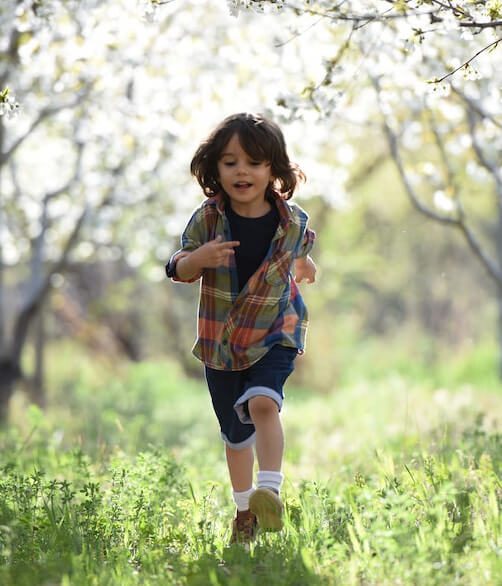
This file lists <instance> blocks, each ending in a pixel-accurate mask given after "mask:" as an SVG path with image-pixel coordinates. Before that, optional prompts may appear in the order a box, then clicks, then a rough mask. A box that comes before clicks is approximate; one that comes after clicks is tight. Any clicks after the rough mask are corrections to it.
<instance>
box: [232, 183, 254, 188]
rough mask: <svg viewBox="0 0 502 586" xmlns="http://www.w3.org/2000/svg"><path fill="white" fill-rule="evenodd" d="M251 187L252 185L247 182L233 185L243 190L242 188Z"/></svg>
mask: <svg viewBox="0 0 502 586" xmlns="http://www.w3.org/2000/svg"><path fill="white" fill-rule="evenodd" d="M251 185H253V184H252V183H248V182H247V181H238V182H237V183H234V187H237V188H240V189H242V188H244V187H251Z"/></svg>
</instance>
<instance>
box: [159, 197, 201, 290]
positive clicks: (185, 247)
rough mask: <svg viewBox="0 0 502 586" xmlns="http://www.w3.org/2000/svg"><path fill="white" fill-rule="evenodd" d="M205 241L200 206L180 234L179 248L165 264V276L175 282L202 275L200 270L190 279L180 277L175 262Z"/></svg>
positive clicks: (192, 280)
mask: <svg viewBox="0 0 502 586" xmlns="http://www.w3.org/2000/svg"><path fill="white" fill-rule="evenodd" d="M205 242H207V228H206V223H205V222H204V215H203V214H202V213H201V208H198V209H197V210H195V212H194V213H193V214H192V217H191V218H190V220H189V221H188V224H187V225H186V227H185V229H184V231H183V234H182V235H181V248H180V249H179V250H177V251H176V252H175V253H174V254H173V255H172V256H171V258H170V259H169V262H168V263H167V265H166V273H167V276H168V277H169V278H170V279H171V280H172V281H176V282H181V283H193V282H195V281H198V280H199V279H200V277H201V276H202V271H200V273H198V274H197V275H194V276H193V277H192V278H190V279H180V278H179V277H178V276H177V274H176V263H177V262H178V261H179V260H180V259H182V258H183V257H185V256H188V255H189V254H190V253H191V252H193V251H194V250H196V249H197V248H199V246H202V245H203V244H204V243H205Z"/></svg>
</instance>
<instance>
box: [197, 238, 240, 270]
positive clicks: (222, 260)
mask: <svg viewBox="0 0 502 586" xmlns="http://www.w3.org/2000/svg"><path fill="white" fill-rule="evenodd" d="M239 244H240V242H239V241H238V240H230V241H229V242H224V241H223V238H222V237H221V236H220V235H218V236H216V238H215V239H214V240H210V241H209V242H206V243H205V244H203V245H202V246H199V248H197V249H196V250H194V251H193V252H192V254H191V258H192V261H193V262H195V263H197V265H198V266H199V267H200V268H201V269H215V268H216V267H221V266H228V260H229V258H230V257H231V256H232V255H234V254H235V251H234V248H235V247H236V246H239Z"/></svg>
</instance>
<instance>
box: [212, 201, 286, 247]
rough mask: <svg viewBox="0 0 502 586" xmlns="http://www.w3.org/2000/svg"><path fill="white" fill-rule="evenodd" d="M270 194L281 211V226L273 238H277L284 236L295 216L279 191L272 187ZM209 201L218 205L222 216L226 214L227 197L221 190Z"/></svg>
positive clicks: (217, 207)
mask: <svg viewBox="0 0 502 586" xmlns="http://www.w3.org/2000/svg"><path fill="white" fill-rule="evenodd" d="M269 195H270V197H271V199H272V201H273V202H274V203H275V205H276V206H277V210H278V212H279V226H278V228H277V232H276V234H275V236H274V238H273V240H275V239H276V238H280V237H281V236H284V234H285V233H286V230H287V229H288V226H289V224H290V222H294V221H295V218H294V216H293V213H292V212H291V208H290V207H289V206H288V204H287V203H286V200H285V199H284V198H283V197H281V195H280V194H279V193H278V192H277V191H275V190H274V189H271V190H270V191H269ZM209 201H210V202H211V204H212V205H214V206H216V209H217V210H218V212H219V214H220V215H221V216H224V215H225V203H226V198H225V196H224V195H223V193H222V192H221V191H220V193H217V194H216V195H215V196H213V197H211V198H210V200H209Z"/></svg>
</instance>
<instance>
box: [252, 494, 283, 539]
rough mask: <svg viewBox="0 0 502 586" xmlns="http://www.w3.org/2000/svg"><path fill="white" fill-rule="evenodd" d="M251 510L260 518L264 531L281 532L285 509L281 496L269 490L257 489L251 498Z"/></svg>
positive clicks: (259, 522) (260, 525) (261, 527)
mask: <svg viewBox="0 0 502 586" xmlns="http://www.w3.org/2000/svg"><path fill="white" fill-rule="evenodd" d="M249 510H250V511H251V512H253V513H254V514H255V515H256V517H257V518H258V527H259V528H260V529H261V530H262V531H280V530H281V529H282V526H283V522H282V513H283V510H284V507H283V505H282V501H281V499H280V498H279V495H278V494H276V493H275V492H274V491H273V490H271V489H269V488H257V489H256V490H255V491H254V492H253V494H252V495H251V496H250V498H249Z"/></svg>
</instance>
